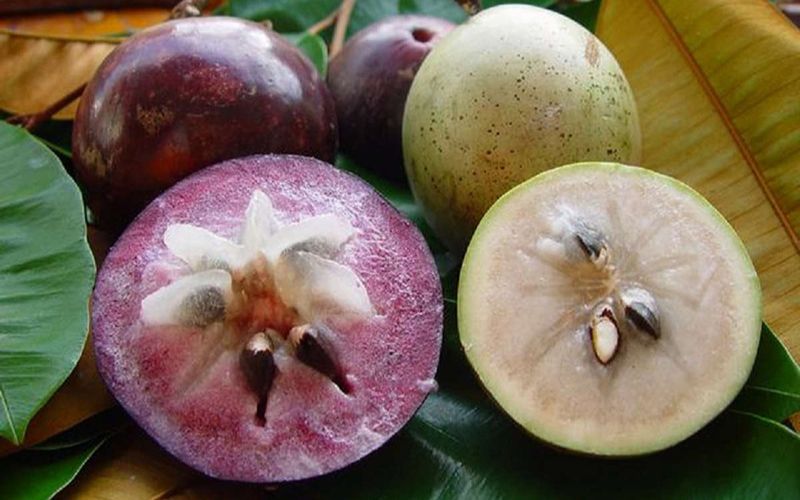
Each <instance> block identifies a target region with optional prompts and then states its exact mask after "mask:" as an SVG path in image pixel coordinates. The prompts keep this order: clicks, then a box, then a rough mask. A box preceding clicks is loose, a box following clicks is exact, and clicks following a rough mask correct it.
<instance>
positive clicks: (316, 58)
mask: <svg viewBox="0 0 800 500" xmlns="http://www.w3.org/2000/svg"><path fill="white" fill-rule="evenodd" d="M283 36H284V37H285V38H287V39H288V40H289V41H290V42H292V43H293V44H295V45H296V46H297V48H298V49H300V50H301V51H303V54H305V55H306V57H308V58H309V60H311V62H312V64H314V67H315V68H317V71H318V72H319V74H320V75H322V78H325V75H326V74H327V73H328V46H327V45H325V40H323V39H322V37H320V36H319V35H314V34H311V33H285V34H284V35H283Z"/></svg>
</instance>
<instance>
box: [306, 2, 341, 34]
mask: <svg viewBox="0 0 800 500" xmlns="http://www.w3.org/2000/svg"><path fill="white" fill-rule="evenodd" d="M337 17H339V7H336V8H335V9H333V11H331V13H330V14H328V15H327V16H326V17H325V18H324V19H322V20H320V21H317V22H316V23H314V24H312V25H311V26H309V27H308V29H307V30H306V31H307V32H308V33H311V34H312V35H318V34H319V33H321V32H322V31H325V30H326V29H328V28H330V27H331V26H333V23H334V22H335V21H336V18H337Z"/></svg>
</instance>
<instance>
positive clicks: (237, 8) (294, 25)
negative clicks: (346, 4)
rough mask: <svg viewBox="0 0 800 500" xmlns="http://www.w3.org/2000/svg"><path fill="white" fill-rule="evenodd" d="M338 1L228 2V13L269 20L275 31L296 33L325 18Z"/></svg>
mask: <svg viewBox="0 0 800 500" xmlns="http://www.w3.org/2000/svg"><path fill="white" fill-rule="evenodd" d="M338 6H339V0H230V2H229V12H230V15H232V16H235V17H243V18H246V19H252V20H254V21H263V20H265V19H269V21H270V22H271V23H272V27H273V28H274V29H275V31H278V32H281V33H292V32H294V33H297V32H301V31H305V30H306V28H308V27H309V26H311V25H312V24H314V23H316V22H317V21H319V20H321V19H323V18H325V16H327V15H328V14H330V13H331V12H333V10H334V9H336V8H337V7H338Z"/></svg>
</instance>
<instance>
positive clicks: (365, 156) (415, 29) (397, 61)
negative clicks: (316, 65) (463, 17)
mask: <svg viewBox="0 0 800 500" xmlns="http://www.w3.org/2000/svg"><path fill="white" fill-rule="evenodd" d="M454 27H455V26H454V25H453V24H452V23H450V22H449V21H446V20H444V19H440V18H438V17H430V16H418V15H409V16H392V17H387V18H385V19H383V20H381V21H379V22H377V23H375V24H372V25H370V26H368V27H366V28H364V29H363V30H361V31H359V32H358V33H357V34H356V35H355V36H354V37H353V38H351V39H350V40H349V41H348V42H347V43H346V44H345V45H344V47H343V48H342V51H341V52H340V53H339V54H337V55H336V56H335V57H334V58H333V59H332V60H331V62H330V65H329V67H328V85H329V86H330V89H331V93H332V94H333V99H334V101H335V102H336V113H337V116H338V122H339V134H340V136H339V137H340V141H341V148H342V151H344V152H345V153H347V154H349V155H350V156H351V157H353V159H355V160H356V161H357V162H359V163H360V164H361V165H362V166H364V167H367V168H369V169H371V170H374V171H376V172H378V173H380V174H382V175H384V176H387V177H391V178H394V179H402V178H403V175H404V170H403V151H402V150H403V148H402V137H401V136H402V124H403V108H404V107H405V103H406V96H407V95H408V89H409V88H410V87H411V81H412V80H413V79H414V75H416V73H417V69H418V68H419V66H420V64H422V60H423V59H424V58H425V56H427V55H428V52H430V51H431V49H432V48H433V46H434V45H435V44H436V43H437V42H438V41H439V39H441V38H442V37H443V36H444V35H446V34H447V33H448V32H449V31H450V30H451V29H453V28H454Z"/></svg>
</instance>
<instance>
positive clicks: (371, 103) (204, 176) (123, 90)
mask: <svg viewBox="0 0 800 500" xmlns="http://www.w3.org/2000/svg"><path fill="white" fill-rule="evenodd" d="M641 142H642V139H641V133H640V124H639V116H638V114H637V108H636V103H635V100H634V95H633V92H632V90H631V88H630V86H629V84H628V81H627V80H626V77H625V75H624V74H623V71H622V69H621V68H620V66H619V65H618V64H617V61H616V60H615V58H614V56H613V55H612V54H611V53H610V52H609V51H608V50H607V49H606V47H605V46H604V45H603V44H602V43H601V42H600V41H599V40H598V39H597V38H596V37H595V36H594V35H593V34H592V33H590V32H589V31H587V30H586V29H585V28H583V27H582V26H581V25H579V24H577V23H576V22H574V21H573V20H571V19H569V18H567V17H565V16H563V15H561V14H559V13H557V12H554V11H552V10H547V9H542V8H538V7H532V6H527V5H502V6H497V7H492V8H489V9H486V10H483V11H481V12H479V13H477V14H475V15H474V16H472V17H470V18H469V19H468V20H466V21H465V22H464V23H463V24H461V25H458V26H456V25H454V24H452V23H450V22H449V21H446V20H444V19H439V18H436V17H429V16H422V15H404V16H393V17H388V18H385V19H383V20H381V21H380V22H378V23H376V24H373V25H370V26H368V27H367V28H365V29H363V30H361V31H360V32H358V34H356V35H355V36H353V37H351V38H350V39H349V40H348V41H347V43H346V44H345V45H344V46H343V47H342V49H341V50H340V51H338V53H337V54H335V56H334V57H332V59H331V61H330V64H329V65H328V68H327V77H324V76H322V75H320V73H319V72H318V71H317V69H316V68H315V67H314V65H313V64H312V63H311V62H310V61H309V60H308V58H307V57H306V56H305V55H304V54H303V53H302V52H301V51H300V50H299V49H297V48H296V47H295V46H294V45H293V44H291V43H290V42H288V41H287V40H286V39H284V37H282V36H281V35H279V34H278V33H276V32H275V31H273V30H271V29H270V28H269V27H266V26H264V25H262V24H257V23H254V22H250V21H244V20H240V19H235V18H230V17H224V16H208V17H190V18H185V19H176V20H170V21H167V22H164V23H162V24H160V25H157V26H154V27H151V28H148V29H146V30H143V31H141V32H139V33H137V34H135V35H134V36H132V37H130V38H129V39H127V40H126V41H125V42H123V43H122V44H120V46H119V47H118V48H117V49H116V50H114V52H113V53H111V55H110V56H109V57H108V58H107V59H106V60H105V61H104V62H103V64H102V65H101V66H100V68H99V69H98V71H97V72H96V74H95V76H94V77H93V78H92V80H91V81H90V82H89V84H88V86H87V87H86V90H85V92H84V93H83V95H82V98H81V100H80V104H79V108H78V111H77V114H76V117H75V122H74V128H73V135H72V145H73V150H72V152H73V161H74V165H75V177H76V180H77V181H78V183H79V184H80V186H81V187H82V188H83V190H84V193H85V197H86V202H87V205H88V207H89V210H90V211H91V218H92V220H93V222H94V223H95V224H97V225H98V226H99V227H101V228H103V230H105V231H108V232H109V233H111V234H113V235H114V237H115V238H116V243H115V244H114V245H113V248H112V249H111V250H110V252H109V253H108V256H107V257H106V258H105V260H104V262H103V264H102V267H101V268H100V270H99V271H98V274H97V278H96V282H95V286H94V292H93V295H92V299H91V318H92V342H93V348H94V352H95V356H96V361H97V366H98V369H99V372H100V374H101V376H102V378H103V380H104V382H105V384H106V385H107V387H108V389H109V390H110V392H111V393H112V394H113V396H114V397H115V398H116V400H117V401H118V402H119V403H120V405H121V406H122V407H123V408H124V409H125V411H126V412H127V413H128V414H129V415H130V416H131V417H132V418H133V419H134V420H135V421H136V423H137V424H138V425H139V426H141V428H143V429H144V430H145V431H146V432H147V433H148V434H149V435H150V436H152V437H153V438H154V439H155V440H156V441H157V442H158V443H159V444H160V445H161V446H162V447H163V448H164V449H166V450H167V451H168V452H169V453H171V454H172V455H174V456H175V457H177V458H178V459H180V460H181V461H183V462H184V463H186V464H188V465H189V466H191V467H193V468H195V469H197V470H199V471H201V472H202V473H204V474H206V475H209V476H212V477H215V478H222V479H227V480H235V481H245V482H255V483H276V482H284V481H292V480H300V479H307V478H312V477H316V476H320V475H323V474H327V473H330V472H332V471H335V470H338V469H340V468H342V467H345V466H347V465H349V464H352V463H354V462H356V461H358V460H360V459H361V458H363V457H364V456H366V455H367V454H369V453H371V452H372V451H374V450H376V449H377V448H379V447H381V446H382V445H384V444H385V443H386V442H387V441H388V440H389V439H390V438H391V437H392V436H393V435H395V434H396V433H397V432H398V431H399V430H400V429H401V428H403V426H404V425H406V424H407V423H408V422H409V420H410V419H411V418H412V417H413V416H414V414H415V412H416V411H417V410H418V409H419V407H420V406H421V405H422V403H423V402H424V400H425V399H426V397H427V396H428V395H429V394H430V393H431V392H433V391H436V389H437V382H436V378H435V377H436V375H437V367H438V363H439V358H440V350H441V345H442V337H443V335H442V332H443V317H444V309H445V300H444V299H443V291H442V284H441V282H440V277H439V272H438V270H437V260H436V259H434V256H433V255H432V252H431V250H430V241H431V238H430V235H427V236H429V240H426V237H425V236H423V233H422V232H420V230H419V228H418V227H417V225H415V224H414V223H412V222H411V221H410V220H409V219H408V218H407V217H406V216H405V215H403V214H402V213H400V212H398V211H397V210H396V209H395V208H394V207H393V206H392V205H391V204H390V203H389V202H387V201H386V200H385V199H384V198H383V197H382V196H381V194H379V193H378V192H377V191H376V190H375V189H374V188H373V187H372V186H370V185H369V184H368V183H367V182H365V181H363V180H362V179H361V178H359V177H357V176H356V175H354V174H352V173H350V172H347V171H345V170H342V169H340V168H337V167H336V166H334V165H333V164H334V163H335V162H336V159H337V153H341V154H343V155H345V156H346V157H349V158H352V159H354V160H355V161H356V162H357V163H358V164H359V165H361V166H362V167H364V168H367V169H369V170H370V171H371V173H372V174H373V175H377V176H380V177H383V178H385V179H389V181H390V182H392V183H397V184H398V185H402V184H404V183H407V184H408V186H409V187H410V189H411V192H412V193H413V196H414V200H415V202H416V203H417V205H418V206H419V207H420V210H421V212H422V215H423V216H424V219H425V223H426V224H427V225H429V227H430V229H431V230H432V233H433V235H434V236H435V239H436V240H437V242H436V244H438V242H439V241H441V242H442V243H443V244H444V247H446V251H447V252H448V255H449V258H450V259H451V260H452V261H455V262H460V266H461V267H460V271H459V273H460V275H459V282H458V288H457V324H458V340H459V342H460V345H461V347H462V348H463V352H464V353H465V355H466V359H467V360H468V361H469V363H470V365H471V367H472V369H473V370H474V372H475V374H476V375H477V379H478V380H479V381H480V383H481V384H482V385H483V387H484V388H485V390H486V391H487V392H488V393H489V395H490V396H491V397H492V398H493V400H494V401H495V402H496V403H497V405H499V407H500V408H502V410H503V411H504V412H505V413H506V414H507V415H508V417H509V418H510V419H512V420H513V421H515V422H516V423H517V424H519V425H520V426H521V427H522V428H524V429H525V430H526V431H528V432H529V433H530V434H531V435H532V436H533V437H535V438H538V439H539V440H541V441H544V442H546V443H549V444H550V445H553V446H554V447H556V448H559V449H565V450H569V451H571V452H577V453H580V454H586V455H591V456H623V457H625V456H634V455H641V454H647V453H652V452H657V451H660V450H664V449H666V448H669V447H672V446H673V445H675V444H677V443H679V442H681V441H683V440H685V439H686V438H688V437H689V436H691V435H693V434H694V433H696V432H697V431H699V430H700V429H701V428H702V427H704V426H705V425H706V424H707V423H708V422H710V421H711V420H712V419H714V418H715V417H716V416H717V415H719V414H720V413H721V412H722V411H723V410H724V409H725V408H726V407H727V406H728V405H729V404H730V403H731V401H733V399H734V398H735V397H736V395H737V394H738V393H739V391H740V390H741V388H742V387H743V385H744V384H745V381H746V380H747V378H748V375H749V374H750V372H751V369H752V367H753V363H754V361H755V358H756V352H757V350H758V346H759V338H760V333H761V326H762V322H761V289H760V285H759V280H758V276H757V274H756V271H755V269H754V267H753V264H752V262H751V260H750V257H749V256H748V253H747V251H746V249H745V247H744V245H743V244H742V242H741V240H740V239H739V237H738V236H737V234H736V233H735V232H734V230H733V229H732V227H731V226H730V225H729V224H728V222H727V221H726V220H725V219H724V218H723V216H722V215H721V214H720V213H719V212H717V210H716V209H715V208H714V207H713V206H712V205H711V204H710V203H709V202H707V201H706V200H705V199H704V198H703V197H702V196H701V195H700V194H698V193H697V192H695V191H694V190H692V189H691V188H690V187H688V186H687V185H685V184H683V183H681V182H680V181H678V180H676V179H673V178H671V177H667V176H665V175H662V174H658V173H656V172H653V171H650V170H647V169H645V168H641V167H638V166H635V165H638V164H639V163H640V162H641V149H642V146H641Z"/></svg>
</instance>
